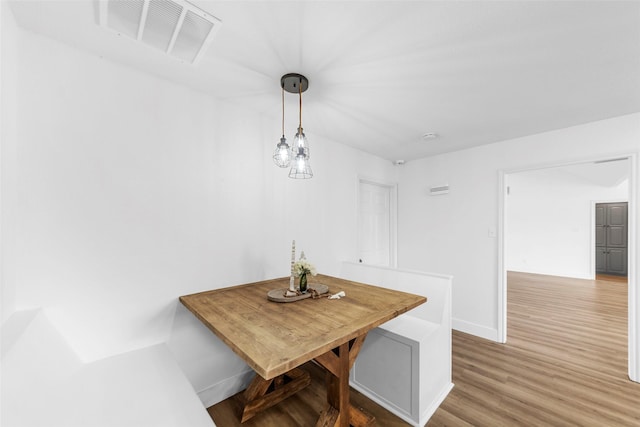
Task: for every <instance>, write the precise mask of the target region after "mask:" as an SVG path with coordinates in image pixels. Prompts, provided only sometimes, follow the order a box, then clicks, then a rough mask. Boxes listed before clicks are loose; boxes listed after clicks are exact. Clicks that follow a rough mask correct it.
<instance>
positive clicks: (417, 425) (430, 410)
mask: <svg viewBox="0 0 640 427" xmlns="http://www.w3.org/2000/svg"><path fill="white" fill-rule="evenodd" d="M349 385H350V386H351V387H352V388H354V389H355V390H357V391H359V392H360V393H362V394H363V395H365V396H366V397H368V398H369V399H371V400H373V401H374V402H375V403H377V404H378V405H380V406H382V407H383V408H385V409H386V410H387V411H389V412H391V413H392V414H394V415H395V416H397V417H398V418H400V419H402V420H403V421H406V422H407V423H409V424H411V425H412V426H414V427H422V426H424V425H426V424H427V421H429V419H430V418H431V416H432V415H433V414H434V413H435V412H436V410H437V409H438V407H439V406H440V405H441V404H442V402H444V399H446V398H447V396H448V395H449V392H450V391H451V390H452V389H453V383H449V384H447V385H446V386H445V387H444V388H443V389H442V390H441V391H440V393H439V394H438V397H437V398H436V399H434V400H433V401H432V402H430V403H429V406H428V407H427V408H426V409H425V410H424V412H423V413H422V414H421V415H420V421H419V422H417V421H416V420H415V419H413V418H411V416H409V414H407V413H406V412H404V411H402V410H401V409H400V408H397V407H396V406H395V405H394V404H392V403H390V402H388V401H387V400H386V399H384V398H382V397H380V396H379V395H378V394H376V393H374V392H373V391H371V390H369V389H368V388H366V387H363V386H361V385H360V384H358V383H356V382H354V381H349Z"/></svg>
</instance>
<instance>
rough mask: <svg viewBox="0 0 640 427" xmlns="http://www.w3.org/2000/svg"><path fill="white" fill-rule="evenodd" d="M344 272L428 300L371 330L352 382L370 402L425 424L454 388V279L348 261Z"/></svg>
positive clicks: (403, 417)
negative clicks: (452, 332)
mask: <svg viewBox="0 0 640 427" xmlns="http://www.w3.org/2000/svg"><path fill="white" fill-rule="evenodd" d="M340 275H341V277H342V278H344V279H347V280H353V281H356V282H361V283H367V284H370V285H375V286H381V287H385V288H389V289H396V290H399V291H403V292H409V293H413V294H417V295H422V296H425V297H426V298H427V302H426V303H425V304H422V305H420V306H418V307H416V308H414V309H413V310H410V311H408V312H407V313H404V314H402V315H400V316H398V317H396V318H394V319H391V320H390V321H388V322H386V323H383V324H382V325H380V326H379V327H378V328H375V329H373V330H372V331H370V332H369V334H368V335H367V338H366V340H365V342H364V345H363V346H362V350H361V351H360V354H359V355H358V358H357V359H356V362H355V364H354V366H353V368H352V369H351V372H350V377H349V380H350V384H351V386H352V387H353V388H355V389H356V390H358V391H360V392H361V393H362V394H364V395H365V396H367V397H369V398H370V399H371V400H373V401H375V402H376V403H378V404H380V405H381V406H383V407H385V408H386V409H388V410H389V411H390V412H392V413H394V414H396V415H397V416H399V417H400V418H402V419H403V420H405V421H407V422H408V423H410V424H412V425H414V426H424V425H425V424H426V423H427V421H428V420H429V418H430V417H431V415H433V413H434V412H435V411H436V409H437V408H438V406H440V404H441V403H442V401H443V400H444V399H445V397H446V396H447V394H448V393H449V391H450V390H451V388H452V387H453V384H452V383H451V284H452V277H451V276H445V275H438V274H431V273H422V272H415V271H407V270H398V269H392V268H386V267H377V266H369V265H365V264H356V263H348V262H344V263H343V264H342V269H341V274H340ZM347 297H348V295H347Z"/></svg>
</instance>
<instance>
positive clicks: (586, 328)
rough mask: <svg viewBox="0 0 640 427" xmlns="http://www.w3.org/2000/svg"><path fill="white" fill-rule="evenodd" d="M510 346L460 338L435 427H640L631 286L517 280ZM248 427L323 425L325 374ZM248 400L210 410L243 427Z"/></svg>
mask: <svg viewBox="0 0 640 427" xmlns="http://www.w3.org/2000/svg"><path fill="white" fill-rule="evenodd" d="M507 294H508V343H507V344H497V343H494V342H491V341H487V340H483V339H481V338H477V337H474V336H471V335H467V334H464V333H461V332H457V331H454V332H453V382H454V384H455V387H454V389H453V390H452V391H451V393H450V394H449V396H448V397H447V399H446V400H445V401H444V402H443V404H442V405H441V406H440V408H439V409H438V410H437V411H436V413H435V414H434V416H433V417H432V418H431V420H430V421H429V423H428V424H427V426H428V427H434V426H471V425H473V426H492V427H494V426H577V425H580V426H636V427H638V426H640V384H637V383H633V382H631V381H629V379H628V377H627V286H626V283H625V282H624V281H620V280H617V281H610V280H596V281H588V280H577V279H567V278H559V277H552V276H542V275H532V274H524V273H509V276H508V292H507ZM304 367H305V369H308V370H309V371H310V372H311V374H312V378H313V383H312V385H311V386H309V387H308V388H307V389H305V390H303V391H302V392H300V393H298V394H297V395H296V396H292V397H291V398H289V399H287V401H285V402H282V403H280V404H279V405H277V406H275V407H273V408H271V409H269V410H267V411H265V412H264V413H263V414H261V415H259V416H258V417H256V418H255V419H253V420H250V421H249V422H247V423H245V424H242V425H243V426H246V427H253V426H259V427H288V426H290V427H295V426H303V427H306V426H313V425H314V423H315V420H316V419H317V417H318V415H319V413H320V411H321V410H322V407H323V405H324V401H325V394H324V375H323V374H322V371H321V370H320V368H318V367H317V366H315V365H312V364H307V365H305V366H304ZM352 401H353V402H354V403H355V404H356V405H358V406H360V407H363V408H364V409H365V410H367V411H368V412H369V413H371V414H373V415H375V416H376V418H377V421H378V426H380V427H396V426H397V427H400V426H408V424H407V423H405V422H403V421H402V420H400V419H399V418H397V417H395V416H393V415H392V414H390V413H388V412H387V411H385V410H384V409H383V408H381V407H379V406H378V405H376V404H375V403H373V402H371V401H370V400H368V399H366V398H365V397H363V396H362V395H360V394H359V393H357V392H355V391H353V392H352ZM238 405H239V403H238V399H237V396H236V397H232V398H229V399H227V400H225V401H223V402H220V403H219V404H217V405H215V406H212V407H211V408H209V413H210V414H211V416H212V418H213V419H214V421H215V422H216V424H217V425H218V426H220V427H235V426H240V425H241V424H240V423H239V422H238V418H237V413H238V410H239V407H238Z"/></svg>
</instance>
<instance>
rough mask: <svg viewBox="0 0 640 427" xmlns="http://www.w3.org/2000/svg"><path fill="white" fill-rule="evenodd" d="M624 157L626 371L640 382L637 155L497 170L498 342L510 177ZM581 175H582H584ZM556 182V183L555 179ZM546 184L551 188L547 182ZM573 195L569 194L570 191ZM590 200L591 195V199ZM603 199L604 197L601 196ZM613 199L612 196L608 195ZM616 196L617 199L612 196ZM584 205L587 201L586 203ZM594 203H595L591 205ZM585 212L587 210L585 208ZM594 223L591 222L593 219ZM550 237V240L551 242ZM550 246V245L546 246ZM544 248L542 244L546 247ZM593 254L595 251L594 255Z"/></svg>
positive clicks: (502, 338) (503, 320) (502, 333)
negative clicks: (625, 207) (625, 209)
mask: <svg viewBox="0 0 640 427" xmlns="http://www.w3.org/2000/svg"><path fill="white" fill-rule="evenodd" d="M623 160H624V161H626V162H625V163H627V165H628V175H627V176H628V191H627V194H626V196H627V197H625V199H626V200H627V201H628V204H627V218H628V224H627V227H628V233H627V235H628V239H627V266H626V267H627V276H628V304H627V307H628V334H627V336H628V375H629V378H630V379H631V380H632V381H635V382H640V368H639V366H640V364H639V362H640V360H639V357H640V354H639V353H640V346H639V344H640V343H639V342H638V327H637V319H638V314H637V311H638V304H637V293H638V292H639V290H638V277H637V265H636V261H637V250H638V246H637V245H638V242H637V230H638V222H637V220H638V218H637V214H636V212H637V194H638V193H637V191H638V185H639V182H638V178H639V177H638V160H637V155H635V154H630V155H626V156H624V157H618V158H601V159H594V161H590V162H586V161H582V162H575V163H565V164H555V165H547V166H540V167H537V168H529V169H520V170H511V171H504V170H501V171H499V185H500V188H501V191H500V192H499V201H498V203H499V211H498V212H499V214H498V225H499V230H500V236H499V237H500V238H499V240H498V313H497V314H498V331H497V335H498V339H497V341H498V342H502V343H505V342H506V341H507V270H508V263H507V257H508V253H509V244H508V239H507V234H508V233H507V230H508V227H509V225H508V223H509V218H508V216H509V215H508V207H507V205H508V203H507V200H508V197H509V190H510V189H509V184H510V179H511V178H512V177H513V176H515V175H517V174H519V173H522V172H531V171H541V170H549V169H554V168H561V167H570V166H580V165H588V164H602V163H607V164H611V165H613V164H621V163H622V162H621V161H623ZM583 177H584V175H583ZM554 185H555V183H554ZM549 188H552V186H550V187H549ZM571 196H572V195H571ZM592 200H593V199H592ZM595 200H603V198H596V199H595ZM604 200H606V199H604ZM609 200H612V199H609ZM613 200H616V199H613ZM587 205H589V204H588V203H587ZM592 206H594V205H592ZM585 211H586V212H589V211H587V210H585ZM590 211H591V214H590V215H594V214H593V212H594V209H591V210H590ZM592 224H593V223H592ZM589 229H590V230H591V231H592V232H593V230H594V228H593V226H592V227H589ZM551 242H552V241H549V244H550V245H551ZM549 247H552V246H549ZM545 249H547V248H543V250H545ZM587 250H589V251H590V252H591V253H592V254H593V253H594V252H595V243H594V241H593V240H592V243H591V245H589V247H587ZM594 257H595V255H594ZM592 266H593V270H592V271H593V274H592V276H591V279H593V278H595V260H594V259H593V258H592Z"/></svg>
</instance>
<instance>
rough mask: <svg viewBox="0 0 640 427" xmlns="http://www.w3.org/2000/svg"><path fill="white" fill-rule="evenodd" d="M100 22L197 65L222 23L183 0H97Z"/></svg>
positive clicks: (104, 25) (106, 26)
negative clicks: (98, 0)
mask: <svg viewBox="0 0 640 427" xmlns="http://www.w3.org/2000/svg"><path fill="white" fill-rule="evenodd" d="M99 5H100V25H101V26H103V27H105V28H108V29H110V30H113V31H116V32H117V33H119V34H122V35H126V36H129V37H131V38H133V39H135V40H138V41H140V42H143V43H145V44H146V45H148V46H151V47H154V48H156V49H160V50H162V51H163V52H166V53H167V54H168V55H170V56H172V57H174V58H177V59H179V60H181V61H183V62H188V63H190V64H194V65H195V64H197V63H198V61H199V60H200V58H202V55H203V54H204V51H205V50H206V48H207V46H208V45H209V43H210V42H211V39H212V38H213V36H214V34H215V33H216V31H217V30H218V28H219V27H220V25H221V24H222V22H221V21H220V20H219V19H218V18H216V17H215V16H211V15H209V14H208V13H206V12H204V11H202V10H200V9H198V8H197V7H195V6H193V5H192V4H190V3H187V2H186V1H183V0H100V2H99Z"/></svg>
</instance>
